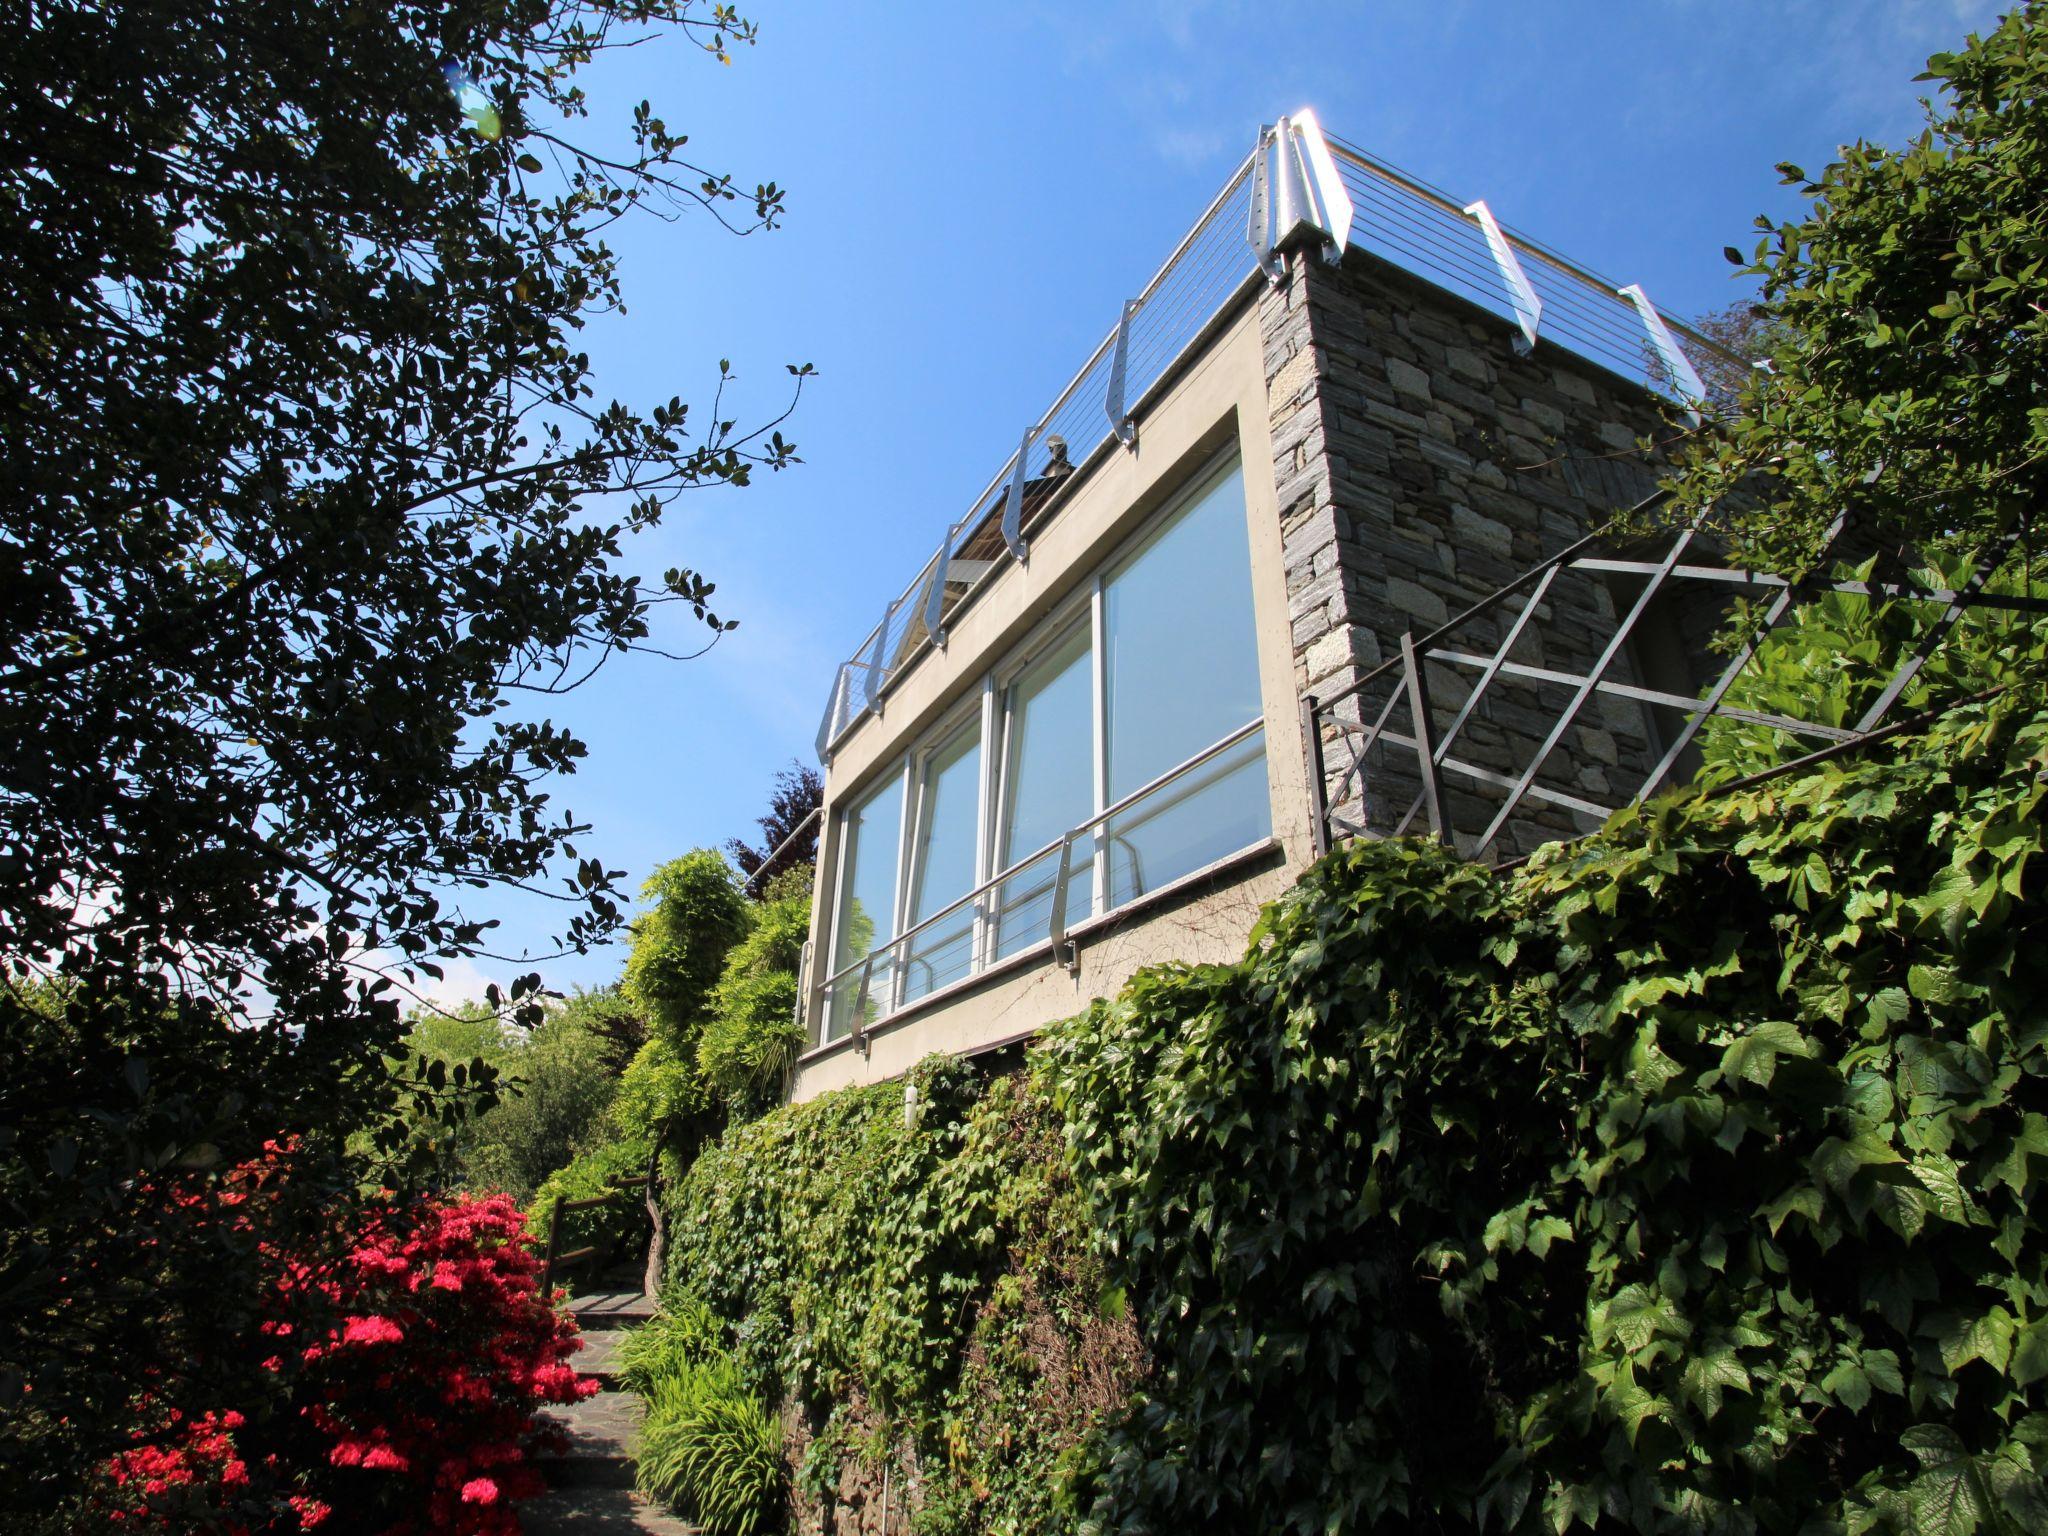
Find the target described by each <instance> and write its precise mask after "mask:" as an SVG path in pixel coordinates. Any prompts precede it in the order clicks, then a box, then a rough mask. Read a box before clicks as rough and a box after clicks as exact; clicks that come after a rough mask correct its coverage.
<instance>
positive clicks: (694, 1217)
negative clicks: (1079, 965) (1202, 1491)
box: [669, 1058, 1139, 1533]
mask: <svg viewBox="0 0 2048 1536" xmlns="http://www.w3.org/2000/svg"><path fill="white" fill-rule="evenodd" d="M908 1086H909V1088H910V1090H911V1092H910V1093H909V1094H908V1095H906V1093H905V1087H906V1085H905V1084H904V1083H887V1084H883V1085H880V1086H878V1087H873V1088H862V1089H853V1090H846V1091H842V1092H838V1093H831V1094H826V1095H824V1096H823V1097H821V1098H819V1099H817V1100H814V1101H812V1102H809V1103H805V1104H799V1105H792V1106H787V1107H785V1108H783V1109H779V1110H777V1111H775V1112H774V1113H772V1114H770V1115H767V1116H766V1117H764V1118H762V1119H760V1120H756V1121H753V1122H751V1123H747V1124H743V1125H739V1126H736V1127H734V1128H732V1129H730V1130H728V1131H727V1132H726V1133H725V1135H724V1136H723V1137H722V1138H721V1139H720V1140H719V1141H718V1142H717V1143H715V1144H714V1145H712V1146H711V1147H709V1148H707V1149H706V1151H705V1152H704V1153H703V1154H702V1155H701V1156H700V1157H699V1158H698V1159H697V1161H696V1163H695V1164H694V1165H693V1166H692V1168H691V1169H690V1171H689V1173H688V1174H687V1175H686V1176H685V1177H684V1179H683V1180H682V1181H681V1182H680V1184H679V1185H678V1186H677V1187H676V1189H675V1190H674V1192H673V1194H672V1197H671V1201H670V1227H671V1232H672V1239H671V1241H672V1247H671V1249H670V1271H669V1272H670V1276H671V1279H672V1281H673V1282H674V1285H675V1290H676V1293H677V1296H678V1298H680V1299H679V1301H678V1305H680V1306H683V1307H693V1306H695V1305H698V1304H702V1305H704V1306H705V1307H707V1309H708V1310H709V1312H710V1313H711V1314H712V1315H714V1316H715V1317H717V1318H719V1319H720V1320H721V1323H722V1326H723V1328H724V1330H725V1332H724V1336H723V1337H722V1338H721V1340H720V1344H721V1346H722V1347H723V1348H724V1349H725V1350H727V1351H728V1352H729V1354H730V1357H731V1358H732V1359H733V1360H735V1361H736V1362H737V1363H738V1364H739V1366H740V1368H741V1370H742V1373H743V1377H744V1382H745V1385H746V1386H747V1388H748V1389H749V1390H751V1391H754V1392H757V1393H760V1394H761V1395H763V1396H765V1397H766V1398H768V1399H769V1400H771V1401H772V1400H775V1399H777V1398H780V1399H782V1400H784V1401H785V1402H786V1404H787V1405H788V1406H789V1407H790V1408H791V1409H792V1410H794V1411H795V1412H796V1413H797V1414H798V1415H799V1417H801V1418H802V1419H803V1420H804V1422H805V1425H806V1438H807V1439H808V1442H809V1448H808V1451H807V1452H806V1453H805V1454H804V1458H803V1467H802V1469H801V1471H802V1474H803V1475H802V1476H801V1477H800V1478H799V1480H798V1488H799V1492H800V1497H801V1499H802V1500H804V1501H806V1502H807V1503H808V1504H809V1505H811V1506H813V1507H815V1506H818V1505H821V1504H826V1503H829V1502H830V1501H831V1500H832V1499H834V1498H835V1497H836V1496H837V1493H838V1490H839V1489H840V1488H841V1486H842V1482H844V1481H845V1480H846V1477H847V1471H848V1468H849V1467H851V1468H853V1475H854V1480H855V1481H858V1480H859V1477H860V1475H861V1468H862V1467H865V1468H867V1469H868V1471H869V1472H870V1473H871V1474H878V1469H879V1468H880V1466H881V1464H882V1463H884V1462H889V1463H890V1464H891V1465H892V1467H895V1468H899V1469H901V1470H899V1471H898V1473H897V1483H896V1486H897V1487H903V1488H908V1489H914V1490H915V1492H914V1493H911V1492H906V1493H905V1494H904V1495H903V1502H904V1503H905V1504H908V1505H909V1506H910V1507H912V1508H913V1509H914V1510H915V1520H916V1522H917V1523H916V1529H917V1530H919V1531H920V1532H924V1533H938V1532H963V1533H964V1532H970V1531H1012V1532H1018V1533H1022V1532H1037V1531H1042V1530H1048V1529H1057V1528H1059V1527H1060V1526H1061V1525H1063V1524H1064V1525H1071V1523H1072V1522H1071V1519H1070V1518H1067V1519H1062V1518H1061V1517H1060V1516H1059V1514H1058V1509H1059V1505H1060V1499H1061V1496H1062V1490H1063V1487H1064V1485H1065V1480H1064V1479H1063V1477H1062V1476H1061V1474H1060V1469H1061V1466H1062V1463H1063V1458H1066V1457H1068V1456H1069V1455H1070V1454H1071V1452H1072V1450H1073V1448H1074V1446H1075V1445H1076V1444H1077V1442H1079V1441H1080V1440H1081V1438H1082V1437H1083V1436H1084V1434H1086V1433H1087V1431H1088V1430H1089V1428H1090V1426H1091V1424H1092V1423H1093V1422H1094V1418H1095V1417H1096V1416H1097V1414H1098V1413H1099V1412H1100V1411H1101V1410H1104V1409H1109V1408H1114V1407H1119V1406H1121V1403H1122V1401H1123V1398H1124V1395H1125V1392H1126V1390H1127V1387H1128V1381H1129V1378H1130V1377H1131V1375H1133V1374H1134V1373H1135V1371H1136V1370H1137V1368H1138V1365H1139V1356H1138V1350H1137V1345H1136V1339H1135V1336H1134V1334H1133V1333H1132V1332H1131V1330H1130V1328H1129V1326H1128V1324H1126V1323H1121V1322H1117V1321H1114V1320H1105V1319H1104V1318H1103V1316H1102V1315H1101V1305H1102V1301H1103V1296H1104V1288H1105V1282H1104V1271H1103V1268H1102V1265H1101V1262H1100V1260H1099V1259H1098V1258H1097V1257H1096V1255H1095V1254H1094V1252H1093V1250H1092V1247H1091V1244H1090V1240H1089V1237H1088V1233H1087V1229H1086V1226H1085V1224H1084V1208H1083V1206H1082V1204H1081V1200H1080V1196H1079V1191H1078V1188H1077V1186H1076V1185H1075V1184H1074V1182H1073V1179H1072V1176H1071V1174H1070V1172H1069V1171H1068V1168H1067V1165H1066V1163H1065V1160H1064V1158H1063V1157H1062V1156H1061V1154H1060V1133H1059V1126H1058V1123H1057V1121H1056V1120H1055V1119H1054V1118H1053V1116H1052V1113H1051V1106H1050V1103H1049V1101H1048V1100H1047V1098H1046V1097H1045V1095H1044V1093H1043V1092H1042V1091H1041V1090H1040V1089H1039V1088H1038V1087H1037V1086H1036V1085H1035V1083H1034V1082H1033V1081H1032V1080H1031V1079H1030V1078H1028V1077H1026V1076H1021V1075H1019V1076H1010V1077H999V1078H996V1079H993V1080H987V1079H984V1078H983V1077H982V1076H981V1075H979V1074H977V1073H976V1072H974V1071H973V1070H971V1069H970V1068H968V1067H966V1066H963V1065H961V1064H959V1063H957V1062H951V1061H947V1060H943V1059H938V1058H934V1059H933V1060H931V1061H928V1062H926V1063H924V1064H923V1065H922V1066H920V1067H919V1068H918V1069H917V1070H916V1071H915V1072H913V1073H912V1074H911V1077H910V1079H909V1083H908ZM869 1480H870V1481H873V1480H874V1477H873V1476H870V1479H869ZM899 1507H902V1506H901V1505H899Z"/></svg>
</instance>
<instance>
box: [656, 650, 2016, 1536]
mask: <svg viewBox="0 0 2048 1536" xmlns="http://www.w3.org/2000/svg"><path fill="white" fill-rule="evenodd" d="M2043 702H2044V701H2043V699H2042V696H2041V691H2040V690H2039V689H2038V688H2037V687H2034V686H2032V685H2028V686H2024V687H2018V686H2016V687H2014V688H2013V689H2011V690H2009V691H2008V692H2007V693H2005V694H2004V695H2001V696H2000V697H1999V698H1997V699H1994V700H1992V701H1990V702H1989V703H1986V704H1980V705H1972V706H1968V707H1965V708H1963V709H1961V710H1958V711H1955V712H1953V713H1952V714H1951V715H1949V716H1948V717H1947V718H1946V719H1945V721H1944V722H1943V723H1942V725H1941V726H1940V727H1939V728H1938V729H1936V730H1935V731H1933V732H1932V733H1931V734H1930V735H1929V736H1927V737H1926V738H1924V739H1921V740H1916V741H1909V742H1906V743H1903V744H1902V745H1901V746H1899V747H1897V748H1896V749H1895V750H1893V751H1892V752H1890V753H1887V754H1886V755H1884V756H1882V757H1870V758H1866V759H1861V760H1838V761H1836V762H1833V763H1828V764H1825V765H1823V766H1821V767H1818V768H1816V769H1814V770H1812V771H1810V772H1808V773H1806V774H1805V775H1803V776H1800V777H1796V778H1784V779H1779V780H1776V781H1772V782H1770V783H1767V784H1765V785H1763V786H1761V787H1759V788H1755V789H1752V790H1750V791H1747V792H1744V793H1739V794H1728V795H1724V796H1722V797H1720V798H1716V799H1711V800H1706V799H1699V798H1690V799H1677V800H1671V801H1666V802H1662V803H1660V804H1657V805H1654V806H1652V807H1650V808H1648V809H1646V810H1645V811H1643V812H1641V813H1637V814H1629V815H1624V816H1622V817H1619V818H1617V819H1616V820H1615V821H1613V822H1611V823H1610V824H1609V826H1608V827H1607V828H1606V829H1605V830H1604V831H1603V832H1602V833H1600V834H1599V835H1597V836H1595V837H1593V838H1590V839H1587V840H1584V841H1582V842H1580V843H1577V844H1573V845H1570V846H1569V847H1565V848H1559V849H1553V850H1551V851H1549V852H1548V853H1547V854H1545V855H1543V856H1540V857H1539V858H1538V859H1537V860H1536V861H1535V862H1534V863H1532V864H1530V865H1528V866H1526V867H1524V868H1523V869H1521V870H1519V871H1517V872H1515V873H1514V874H1512V875H1510V876H1506V877H1503V876H1499V875H1496V874H1494V873H1492V872H1490V871H1487V870H1484V869H1480V868H1475V867H1472V866H1468V865H1464V864H1461V863H1459V862H1457V861H1455V860H1454V859H1453V858H1452V857H1451V856H1450V855H1448V854H1447V853H1445V852H1444V851H1442V850H1440V849H1438V848H1436V847H1434V846H1431V845H1426V844H1419V843H1412V842H1400V843H1375V844H1356V845H1352V846H1350V847H1347V848H1344V849H1342V850H1340V851H1339V852H1337V853H1336V854H1334V855H1332V856H1331V857H1330V858H1328V859H1327V860H1325V861H1324V862H1323V863H1322V864H1320V865H1319V866H1317V867H1316V868H1315V869H1314V870H1312V871H1311V872H1310V874H1309V875H1308V877H1307V878H1306V879H1305V880H1304V881H1303V882H1302V884H1301V885H1300V886H1299V887H1298V888H1297V889H1296V890H1295V891H1293V892H1292V893H1290V894H1289V896H1288V897H1286V898H1285V899H1284V900H1282V901H1281V902H1279V903H1278V904H1276V905H1275V907H1274V908H1272V909H1271V910H1270V911H1269V913H1268V914H1267V916H1266V917H1265V919H1264V920H1263V921H1262V923H1261V926H1260V928H1259V930H1258V932H1257V933H1256V934H1255V935H1254V938H1253V941H1252V943H1251V946H1250V949H1249V952H1248V954H1247V956H1246V958H1245V959H1244V961H1243V962H1241V963H1240V964H1237V965H1233V966H1220V967H1208V968H1202V969H1189V968H1173V967H1168V968H1162V969H1159V970H1155V971H1152V972H1148V973H1146V974H1144V975H1142V976H1141V977H1139V978H1138V979H1137V980H1135V981H1134V982H1133V983H1132V984H1131V985H1130V986H1129V987H1128V988H1127V989H1126V990H1125V991H1124V993H1123V994H1122V995H1121V996H1119V997H1118V998H1116V999H1114V1000H1113V1001H1111V1002H1108V1003H1105V1004H1098V1005H1097V1006H1096V1007H1095V1008H1094V1009H1093V1010H1092V1011H1091V1012H1090V1013H1089V1014H1087V1015H1084V1016H1083V1017H1081V1018H1079V1019H1077V1020H1074V1021H1073V1022H1071V1023H1070V1024H1068V1025H1066V1026H1063V1027H1062V1028H1061V1029H1059V1030H1058V1031H1056V1032H1055V1033H1054V1034H1053V1035H1052V1036H1051V1037H1050V1038H1049V1039H1048V1040H1047V1041H1045V1042H1044V1043H1043V1044H1042V1045H1041V1046H1040V1048H1039V1049H1038V1050H1037V1051H1036V1052H1035V1053H1034V1057H1033V1059H1032V1061H1031V1062H1030V1064H1029V1066H1028V1068H1027V1070H1026V1071H1025V1072H1024V1073H1023V1074H1021V1075H1016V1076H1012V1077H1007V1078H1000V1079H996V1080H993V1081H989V1080H986V1079H983V1078H979V1077H977V1076H976V1075H975V1074H973V1073H972V1072H970V1071H969V1070H968V1069H966V1068H964V1067H962V1066H960V1065H958V1064H952V1063H933V1064H928V1065H927V1067H926V1068H924V1069H923V1070H922V1071H921V1072H920V1073H919V1075H918V1077H917V1079H916V1086H917V1089H918V1096H917V1099H916V1102H915V1104H914V1105H913V1106H911V1107H910V1108H909V1109H908V1110H906V1106H905V1101H904V1097H903V1094H902V1090H901V1088H900V1086H895V1085H892V1086H888V1087H884V1088H879V1089H871V1090H866V1091H864V1092H859V1093H852V1094H846V1095H835V1096H829V1097H827V1098H825V1099H821V1100H818V1101H815V1102H813V1103H811V1104H807V1105H803V1106H800V1107H797V1108H794V1109H786V1110H781V1111H777V1112H775V1113H773V1114H771V1115H769V1116H767V1117H766V1118H765V1119H762V1120H760V1121H757V1122H755V1123H753V1124H751V1125H747V1126H744V1127H741V1128H739V1129H737V1130H735V1131H732V1132H730V1133H728V1135H727V1136H726V1137H725V1138H724V1140H723V1141H722V1142H721V1143H720V1144H719V1145H718V1146H717V1147H716V1148H714V1149H713V1150H712V1151H711V1152H710V1153H709V1154H707V1156H706V1157H704V1158H703V1159H702V1160H700V1161H699V1162H698V1163H697V1165H696V1166H695V1168H694V1169H693V1170H692V1171H691V1173H690V1174H689V1175H688V1176H687V1177H686V1178H685V1179H684V1180H683V1181H682V1183H681V1184H680V1185H679V1187H678V1188H677V1190H676V1191H675V1193H674V1197H673V1215H674V1218H675V1230H676V1240H675V1247H674V1250H673V1254H672V1266H671V1270H670V1274H671V1278H672V1280H673V1282H674V1283H675V1285H676V1286H677V1287H678V1288H679V1290H681V1291H688V1292H692V1293H694V1294H695V1295H696V1296H697V1297H698V1298H699V1299H701V1300H702V1301H704V1302H705V1303H707V1304H708V1305H709V1307H710V1309H711V1311H712V1312H713V1313H714V1314H715V1315H716V1316H717V1317H718V1318H719V1319H720V1320H721V1324H720V1326H721V1327H723V1329H724V1330H725V1342H726V1345H727V1346H728V1347H729V1348H731V1349H732V1350H733V1351H734V1352H735V1354H736V1355H737V1356H738V1357H739V1358H741V1359H743V1360H744V1361H745V1362H746V1364H747V1368H748V1370H749V1371H750V1373H751V1375H752V1378H753V1379H754V1381H755V1382H756V1383H757V1385H758V1388H759V1390H761V1391H763V1392H764V1393H765V1394H768V1395H769V1396H770V1397H771V1399H777V1398H779V1399H781V1400H782V1401H783V1402H784V1404H785V1424H786V1426H787V1427H788V1429H789V1432H790V1433H789V1441H790V1443H791V1444H793V1445H796V1446H798V1447H807V1449H804V1450H802V1451H801V1454H800V1460H801V1463H802V1476H801V1478H800V1479H799V1487H800V1490H801V1491H800V1496H799V1503H798V1511H797V1512H798V1518H799V1519H800V1521H802V1522H803V1523H804V1524H806V1525H807V1526H809V1527H812V1528H819V1529H824V1528H830V1529H833V1530H838V1531H849V1530H855V1529H860V1530H870V1531H874V1530H880V1529H881V1526H880V1524H879V1523H878V1522H877V1518H876V1517H877V1511H876V1510H875V1508H874V1499H875V1496H876V1494H877V1493H878V1492H879V1478H878V1477H876V1476H872V1475H860V1476H854V1475H851V1474H850V1473H849V1469H851V1468H861V1467H865V1468H867V1469H869V1473H874V1472H877V1471H879V1470H880V1469H883V1468H885V1467H886V1468H887V1469H888V1470H889V1472H890V1473H891V1476H892V1482H891V1485H890V1496H891V1498H892V1499H893V1500H894V1501H895V1513H894V1514H892V1516H891V1520H890V1524H889V1527H888V1528H889V1529H890V1530H891V1531H899V1530H904V1529H915V1530H921V1531H941V1530H943V1531H1040V1530H1058V1529H1076V1528H1091V1529H1103V1530H1117V1531H1126V1532H1159V1533H1166V1532H1177V1531H1184V1530H1191V1529H1217V1530H1233V1531H1253V1530H1258V1531H1277V1530H1296V1531H1303V1532H1307V1531H1324V1530H1339V1529H1342V1530H1368V1529H1384V1530H1402V1531H1411V1530H1448V1531H1470V1530H1480V1529H1484V1530H1494V1531H1499V1530H1512V1531H1531V1532H1534V1531H1554V1532H1562V1531H1567V1530H1570V1529H1573V1528H1575V1527H1576V1528H1582V1529H1589V1530H1590V1529H1599V1530H1611V1531H1631V1530H1633V1531H1665V1530H1670V1531H1680V1530H1691V1531H1728V1532H1749V1531H1767V1532H1813V1533H1820V1532H1834V1531H1841V1532H1858V1531H1864V1530H1901V1531H1945V1532H1962V1531H1969V1530H1977V1529H1984V1530H2007V1531H2039V1530H2043V1529H2048V1499H2044V1497H2043V1493H2042V1484H2041V1471H2042V1468H2043V1465H2044V1461H2048V1412H2044V1409H2048V1390H2044V1378H2048V1275H2044V1253H2048V1246H2044V1244H2043V1241H2042V1233H2041V1226H2040V1220H2039V1216H2038V1214H2037V1211H2038V1208H2040V1207H2041V1205H2042V1201H2041V1198H2040V1196H2041V1179H2042V1174H2043V1171H2044V1169H2048V1051H2044V1042H2048V1025H2044V1019H2048V1010H2044V1007H2043V1004H2042V1001H2041V999H2042V996H2043V984H2044V982H2048V947H2044V937H2048V936H2044V934H2043V932H2042V928H2043V923H2042V919H2041V916H2040V912H2041V908H2040V902H2039V895H2040V885H2041V881H2042V874H2041V869H2042V864H2041V859H2040V851H2041V846H2042V831H2043V816H2042V787H2041V780H2042V775H2043V773H2044V770H2048V722H2044V720H2043V717H2042V706H2043Z"/></svg>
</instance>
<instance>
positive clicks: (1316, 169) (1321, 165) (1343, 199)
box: [1289, 107, 1355, 266]
mask: <svg viewBox="0 0 2048 1536" xmlns="http://www.w3.org/2000/svg"><path fill="white" fill-rule="evenodd" d="M1289 121H1291V122H1292V123H1293V125H1294V131H1295V132H1296V133H1298V134H1300V135H1301V147H1302V149H1303V150H1304V151H1306V152H1307V155H1308V165H1309V169H1310V170H1311V171H1312V172H1313V173H1314V175H1315V184H1316V199H1317V201H1318V202H1320V203H1321V204H1322V218H1321V220H1320V223H1321V227H1322V231H1323V235H1324V244H1323V260H1325V261H1327V262H1329V263H1330V264H1331V265H1332V266H1334V265H1336V263H1338V262H1339V261H1342V260H1343V259H1344V252H1345V250H1346V249H1347V248H1348V247H1349V246H1350V244H1351V221H1352V218H1353V217H1354V215H1355V210H1354V209H1353V208H1352V206H1351V194H1350V193H1349V192H1347V191H1345V190H1344V178H1343V176H1342V175H1340V174H1339V173H1338V170H1337V159H1336V157H1335V156H1334V155H1332V154H1331V153H1330V145H1329V141H1328V140H1326V139H1325V138H1324V137H1323V126H1322V124H1321V123H1319V122H1317V121H1316V115H1315V113H1313V112H1311V111H1310V110H1309V109H1308V108H1307V107H1303V108H1302V109H1301V110H1300V111H1299V112H1297V113H1295V114H1294V116H1293V117H1292V118H1291V119H1289Z"/></svg>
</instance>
